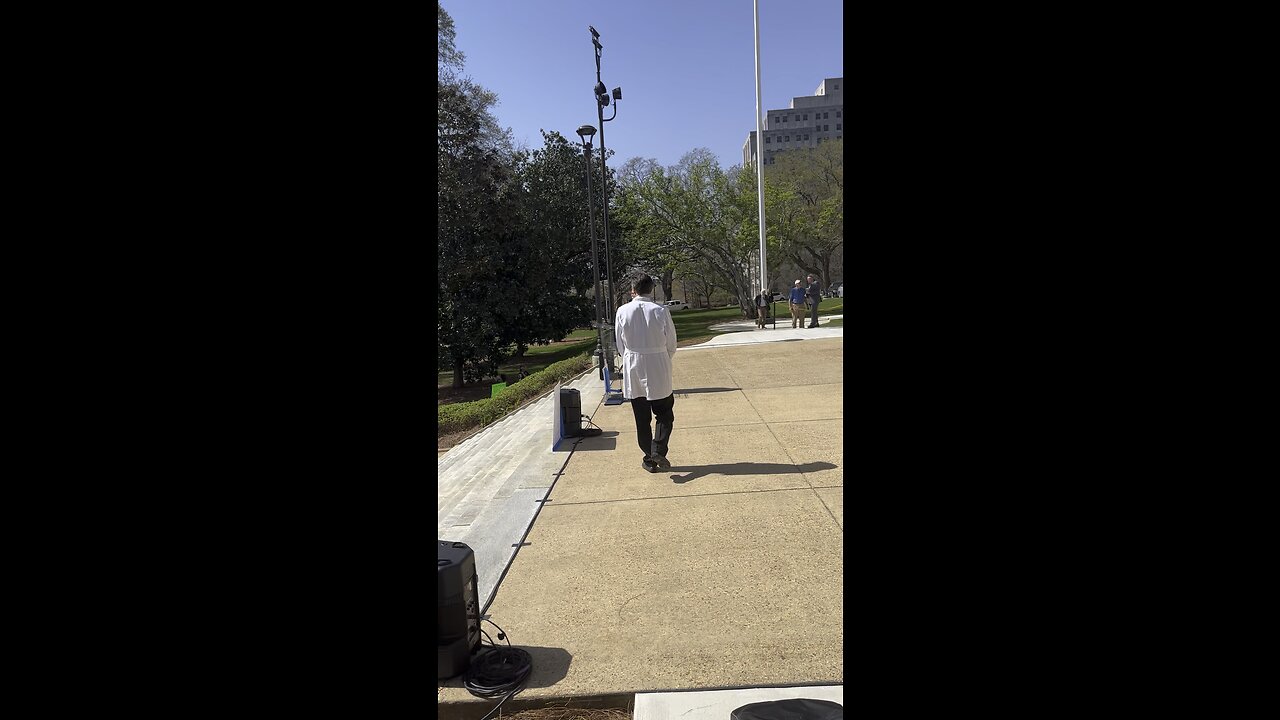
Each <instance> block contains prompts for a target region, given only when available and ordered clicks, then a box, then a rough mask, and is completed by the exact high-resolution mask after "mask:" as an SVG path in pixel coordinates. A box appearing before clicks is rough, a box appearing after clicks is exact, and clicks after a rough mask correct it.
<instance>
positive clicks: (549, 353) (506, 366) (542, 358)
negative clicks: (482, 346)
mask: <svg viewBox="0 0 1280 720" xmlns="http://www.w3.org/2000/svg"><path fill="white" fill-rule="evenodd" d="M773 309H774V313H776V314H777V316H778V322H779V323H781V322H783V321H784V320H786V319H788V318H790V317H791V313H790V310H789V308H788V306H787V303H785V302H781V303H774V308H773ZM843 312H844V298H826V299H824V300H823V301H822V302H821V303H820V304H819V305H818V317H819V318H821V317H822V316H823V315H834V314H839V313H843ZM805 317H808V316H807V315H806V316H805ZM743 319H745V318H743V317H742V310H740V309H738V306H736V305H734V306H733V307H726V308H712V309H709V310H692V309H691V310H676V311H675V312H673V313H671V321H672V322H673V323H675V326H676V339H677V342H676V344H677V345H678V346H679V347H685V346H687V345H697V344H699V343H702V342H706V341H707V340H709V339H711V338H712V337H715V336H716V335H720V334H721V333H719V332H716V331H714V330H712V329H711V326H712V325H718V324H720V323H725V322H732V321H734V320H743ZM830 322H831V323H832V324H835V323H838V322H840V321H838V320H832V321H830ZM595 348H596V331H595V330H593V329H591V328H579V329H577V330H574V331H573V332H571V333H569V334H568V335H566V336H565V337H564V339H563V340H561V341H559V342H554V343H551V344H550V345H534V346H532V347H530V348H529V349H528V350H526V351H525V353H524V357H523V358H519V359H516V358H512V359H510V360H507V362H505V363H503V364H502V365H501V366H500V367H499V368H498V372H500V373H504V374H506V375H507V377H508V378H509V379H510V381H511V382H515V380H516V378H518V377H519V375H520V368H521V367H524V369H525V372H528V373H530V374H532V373H535V372H537V371H539V370H542V369H543V368H545V367H547V366H548V365H550V364H552V363H555V362H559V361H561V360H565V359H568V358H571V357H573V356H575V355H581V354H582V353H589V352H592V351H593V350H595ZM452 384H453V371H445V372H441V373H438V375H437V378H436V387H437V393H436V398H437V404H441V405H442V404H445V403H454V402H466V401H468V400H479V399H481V398H487V397H489V393H490V390H489V385H490V383H489V382H484V383H481V384H479V385H467V386H465V387H463V388H460V389H454V388H452V387H450V385H452Z"/></svg>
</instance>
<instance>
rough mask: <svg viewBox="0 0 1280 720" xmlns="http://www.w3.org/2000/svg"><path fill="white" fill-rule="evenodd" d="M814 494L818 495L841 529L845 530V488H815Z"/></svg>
mask: <svg viewBox="0 0 1280 720" xmlns="http://www.w3.org/2000/svg"><path fill="white" fill-rule="evenodd" d="M814 492H816V493H818V497H819V498H821V499H822V503H823V504H824V505H826V506H827V509H828V510H830V511H831V516H832V517H834V518H835V520H836V524H837V525H839V526H840V529H841V530H843V529H844V488H843V487H829V488H815V489H814Z"/></svg>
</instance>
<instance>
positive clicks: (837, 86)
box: [832, 85, 840, 90]
mask: <svg viewBox="0 0 1280 720" xmlns="http://www.w3.org/2000/svg"><path fill="white" fill-rule="evenodd" d="M832 89H834V90H839V89H840V86H839V85H836V86H835V87H834V88H832Z"/></svg>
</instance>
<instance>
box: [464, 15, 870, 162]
mask: <svg viewBox="0 0 1280 720" xmlns="http://www.w3.org/2000/svg"><path fill="white" fill-rule="evenodd" d="M442 5H443V7H444V9H445V10H446V11H447V12H448V13H449V15H450V16H451V17H453V20H454V24H455V25H456V27H457V31H458V37H457V46H458V49H459V50H461V51H462V52H463V53H464V54H465V55H466V63H465V68H464V72H465V74H467V75H469V76H470V77H471V78H472V79H474V80H475V81H476V82H478V83H480V84H481V85H483V86H484V87H486V88H488V89H489V90H492V91H494V92H496V93H497V94H498V107H497V109H496V110H495V113H496V115H497V117H498V122H499V123H500V124H501V125H502V126H503V127H509V128H511V130H512V135H513V138H514V140H515V142H516V143H517V144H524V145H526V146H528V147H530V148H536V147H540V146H541V145H542V136H541V135H540V134H539V132H538V131H539V129H546V130H558V131H559V132H560V134H562V135H564V136H566V137H568V138H569V139H570V140H576V135H575V134H574V131H575V130H576V129H577V128H578V126H579V125H582V124H590V125H598V124H599V123H598V121H597V118H596V109H595V104H594V102H595V101H594V99H593V97H592V92H591V89H592V87H594V86H595V83H596V74H595V72H596V71H595V60H594V55H593V52H594V50H593V48H592V46H591V34H590V33H589V32H588V31H587V26H588V25H593V26H595V29H596V30H597V31H599V32H600V44H601V45H603V46H604V52H603V54H602V56H601V61H600V70H601V76H600V77H601V80H602V81H603V82H604V84H605V86H606V87H607V88H608V89H609V90H610V91H612V90H613V88H615V87H619V86H621V87H622V102H621V104H620V107H619V108H618V116H617V119H615V120H611V121H610V122H608V123H606V124H605V145H606V146H607V147H608V148H609V149H611V150H614V151H616V153H617V154H616V155H615V156H614V160H613V161H611V163H610V164H611V165H612V166H614V167H617V166H619V165H621V164H622V162H623V161H624V160H627V159H629V158H632V157H636V156H639V157H646V158H654V159H656V160H657V161H658V163H659V164H661V165H664V166H667V165H674V164H675V163H676V162H677V161H678V160H679V159H680V156H681V155H683V154H684V153H686V152H688V151H689V150H692V149H694V148H697V147H705V148H707V149H709V150H711V151H712V152H713V153H715V154H716V155H717V156H718V157H719V158H720V163H721V165H722V167H725V168H726V169H727V168H728V167H730V166H732V165H739V164H741V163H742V144H743V142H744V141H745V140H746V138H747V133H748V132H750V131H751V130H754V129H755V102H756V96H755V92H756V91H755V65H754V47H755V46H754V41H753V35H752V26H753V21H752V3H751V0H679V1H677V0H553V1H552V2H538V1H536V0H442ZM760 73H761V75H760V82H761V93H762V95H761V98H762V101H763V109H764V110H769V109H774V108H784V107H787V105H788V104H789V103H790V102H791V98H792V97H794V96H797V95H809V94H812V93H813V91H814V89H816V88H817V87H818V84H819V83H820V82H822V79H823V78H825V77H843V76H844V6H843V3H842V2H838V1H837V0H760ZM612 114H613V105H612V104H610V105H609V106H608V107H606V108H605V117H606V118H608V117H609V116H610V115H612ZM599 142H600V137H599V135H597V136H596V138H595V143H596V146H597V147H599Z"/></svg>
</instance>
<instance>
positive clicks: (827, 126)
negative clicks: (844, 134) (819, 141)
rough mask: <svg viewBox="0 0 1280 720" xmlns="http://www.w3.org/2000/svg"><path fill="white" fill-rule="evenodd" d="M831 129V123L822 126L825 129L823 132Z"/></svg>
mask: <svg viewBox="0 0 1280 720" xmlns="http://www.w3.org/2000/svg"><path fill="white" fill-rule="evenodd" d="M830 129H831V126H830V125H823V126H822V131H823V132H826V131H828V130H830Z"/></svg>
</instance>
